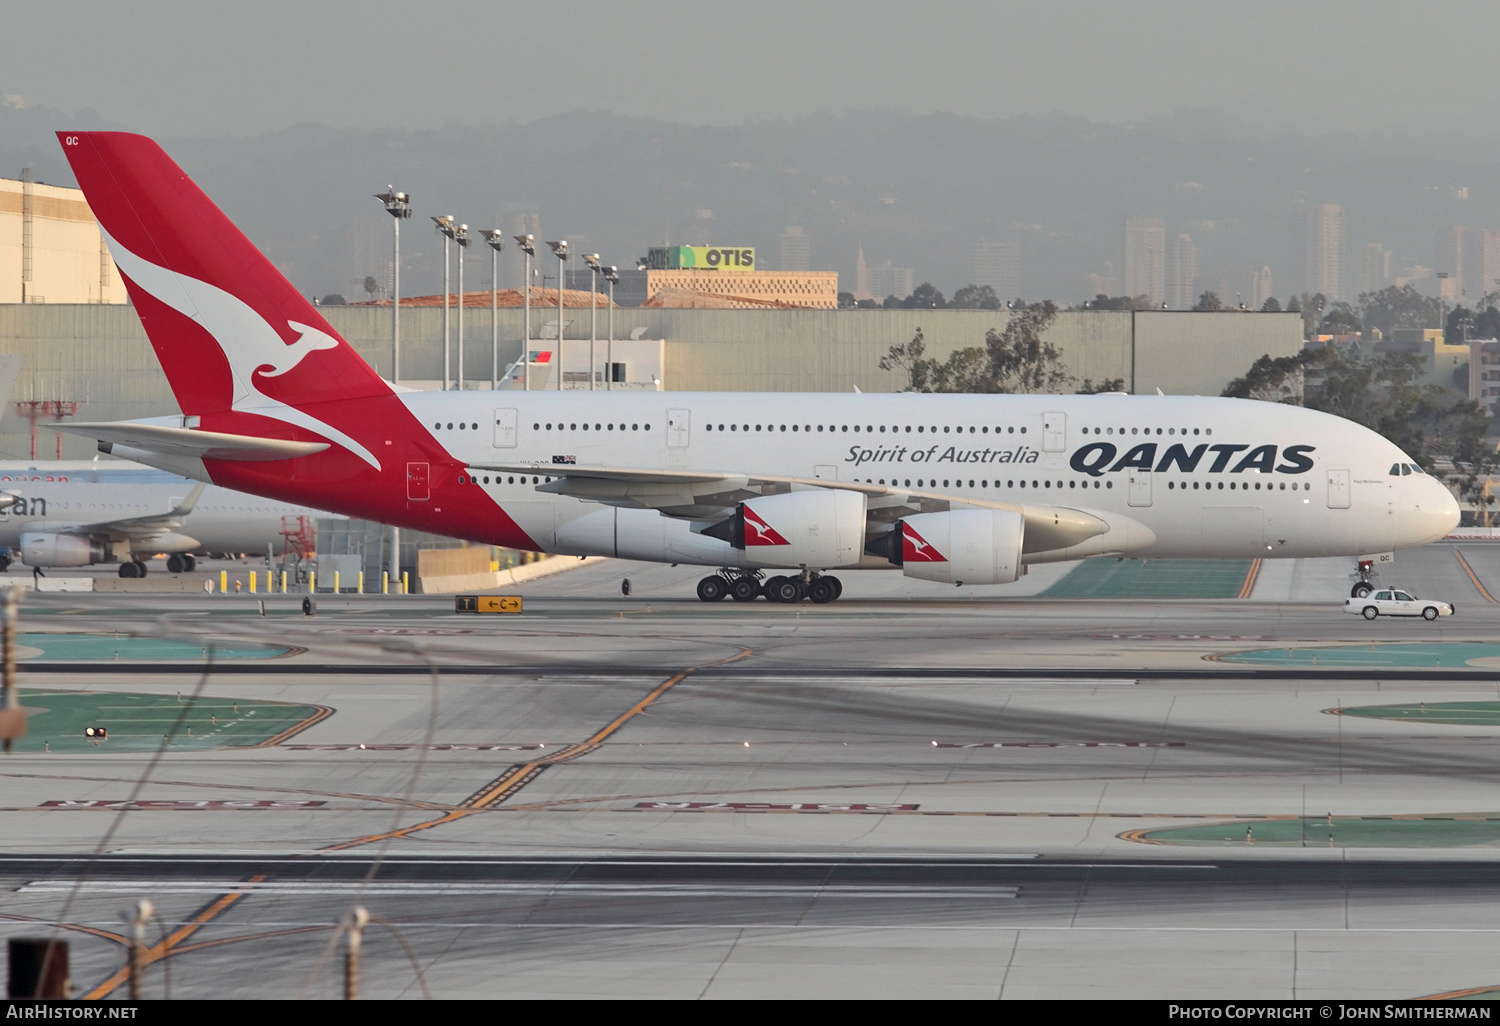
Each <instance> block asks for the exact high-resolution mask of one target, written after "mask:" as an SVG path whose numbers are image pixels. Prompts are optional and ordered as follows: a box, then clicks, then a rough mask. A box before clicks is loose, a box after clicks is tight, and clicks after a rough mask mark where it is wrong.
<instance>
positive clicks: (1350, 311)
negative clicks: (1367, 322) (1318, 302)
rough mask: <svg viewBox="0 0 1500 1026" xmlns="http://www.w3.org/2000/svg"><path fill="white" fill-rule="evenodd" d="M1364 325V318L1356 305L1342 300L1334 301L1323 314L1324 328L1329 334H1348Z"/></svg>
mask: <svg viewBox="0 0 1500 1026" xmlns="http://www.w3.org/2000/svg"><path fill="white" fill-rule="evenodd" d="M1363 326H1364V320H1363V318H1361V317H1360V315H1359V313H1358V312H1357V311H1356V310H1355V309H1354V307H1352V306H1350V305H1349V304H1348V303H1345V302H1342V301H1340V302H1337V303H1334V304H1333V305H1332V306H1330V307H1329V308H1328V312H1327V313H1325V314H1324V315H1323V328H1322V330H1323V331H1324V332H1325V333H1327V334H1329V335H1347V334H1350V333H1351V332H1356V331H1359V330H1360V328H1362V327H1363Z"/></svg>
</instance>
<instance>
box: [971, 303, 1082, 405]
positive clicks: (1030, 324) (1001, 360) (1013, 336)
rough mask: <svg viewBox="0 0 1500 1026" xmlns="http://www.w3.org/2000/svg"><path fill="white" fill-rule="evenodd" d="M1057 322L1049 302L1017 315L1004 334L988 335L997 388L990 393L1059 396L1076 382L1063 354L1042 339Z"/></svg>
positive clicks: (992, 331) (991, 369) (986, 344)
mask: <svg viewBox="0 0 1500 1026" xmlns="http://www.w3.org/2000/svg"><path fill="white" fill-rule="evenodd" d="M1055 320H1057V307H1056V306H1055V305H1053V303H1052V302H1051V301H1050V300H1049V301H1047V302H1045V303H1043V304H1041V306H1040V308H1038V307H1035V306H1033V307H1029V308H1027V309H1026V310H1018V311H1016V313H1015V314H1014V315H1013V316H1012V317H1011V319H1010V323H1008V324H1006V326H1005V329H1004V330H1003V331H996V330H995V329H994V328H991V329H990V330H989V331H987V332H985V334H984V348H985V352H986V354H987V355H988V357H989V361H988V362H989V373H990V376H991V378H992V380H993V381H994V382H995V384H996V386H997V387H996V388H994V389H992V390H987V391H996V392H1056V391H1059V390H1060V389H1062V388H1065V387H1066V386H1067V385H1068V384H1070V383H1071V382H1072V381H1073V376H1072V375H1071V374H1069V373H1068V372H1067V371H1065V370H1064V369H1063V366H1062V354H1061V353H1059V352H1058V351H1057V348H1056V347H1055V346H1053V345H1052V343H1050V342H1048V341H1047V340H1046V339H1045V338H1044V337H1043V336H1044V335H1045V333H1046V331H1047V329H1048V328H1049V327H1051V326H1052V322H1053V321H1055Z"/></svg>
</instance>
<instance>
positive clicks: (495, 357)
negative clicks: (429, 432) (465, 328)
mask: <svg viewBox="0 0 1500 1026" xmlns="http://www.w3.org/2000/svg"><path fill="white" fill-rule="evenodd" d="M479 234H480V235H483V236H484V241H485V242H488V243H489V244H490V391H491V392H493V391H495V390H496V389H498V388H499V387H500V322H499V320H497V317H498V315H499V310H500V278H499V275H500V251H501V250H502V249H504V248H505V233H504V232H503V231H501V230H500V229H499V228H481V229H479Z"/></svg>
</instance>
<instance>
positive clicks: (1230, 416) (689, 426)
mask: <svg viewBox="0 0 1500 1026" xmlns="http://www.w3.org/2000/svg"><path fill="white" fill-rule="evenodd" d="M402 400H403V402H404V403H405V404H406V406H407V407H408V409H410V410H411V411H412V412H413V414H414V415H415V416H416V417H417V418H418V419H419V420H420V421H421V422H422V423H423V427H424V428H426V429H428V430H431V432H432V433H433V435H434V436H435V437H436V438H437V440H438V441H439V442H441V443H442V445H443V447H444V448H445V449H447V451H448V452H449V453H451V454H452V455H453V456H454V457H456V458H457V459H459V460H461V461H464V462H465V463H467V464H468V465H469V466H471V467H474V468H476V469H475V470H474V471H473V477H474V483H475V484H476V485H477V486H478V487H480V488H483V489H484V490H485V491H486V492H488V493H489V495H491V496H492V497H493V498H494V499H495V501H496V502H497V503H498V505H499V506H500V507H501V508H502V509H503V510H504V511H505V512H506V513H507V514H508V515H509V516H510V517H511V518H512V519H513V520H514V521H515V522H516V524H517V525H519V526H520V527H521V528H522V529H523V530H524V531H525V532H526V533H527V534H528V535H529V536H530V538H531V539H533V540H534V541H535V542H536V544H537V545H538V546H539V547H540V548H542V549H544V550H547V551H552V552H560V553H567V554H580V555H582V554H600V555H620V556H637V557H639V558H658V559H663V558H666V559H673V560H674V561H681V562H689V563H691V562H698V563H704V564H707V565H713V564H715V563H721V562H722V561H723V554H722V552H721V551H718V550H715V549H713V547H712V546H705V545H701V544H699V542H698V541H697V540H696V536H695V532H694V531H693V529H692V528H691V526H690V525H689V524H688V522H686V521H684V520H674V519H672V518H667V517H663V516H662V515H661V514H660V513H658V512H656V511H654V510H650V509H627V508H616V507H611V506H604V505H601V504H599V503H598V502H592V501H587V500H584V499H579V498H573V497H568V496H561V495H552V494H547V493H545V492H539V491H538V490H537V484H538V483H546V480H547V477H546V474H547V468H548V467H549V466H559V467H561V466H578V467H586V466H597V467H602V468H622V469H632V470H653V469H660V470H675V471H716V472H726V473H734V474H767V475H780V476H787V477H796V478H806V479H817V478H821V479H827V480H838V481H844V482H861V483H869V484H872V485H884V486H888V487H892V488H896V489H900V490H902V491H909V492H911V493H919V494H922V495H931V496H939V497H944V498H947V499H950V500H951V501H952V502H953V504H954V506H955V508H957V507H961V506H963V505H964V504H965V503H972V504H975V505H978V506H986V505H990V504H996V503H1002V504H1022V505H1027V506H1045V507H1063V508H1068V509H1077V510H1082V511H1086V512H1090V513H1094V514H1097V515H1098V516H1100V517H1101V518H1102V519H1104V520H1106V521H1107V522H1108V523H1110V524H1111V530H1110V534H1109V535H1106V536H1105V538H1104V539H1103V540H1102V542H1103V544H1102V547H1101V545H1100V544H1096V545H1094V546H1093V547H1092V548H1090V549H1088V550H1087V551H1066V552H1052V553H1029V554H1028V556H1027V559H1026V561H1027V562H1038V561H1045V560H1048V559H1067V558H1076V556H1078V555H1089V554H1100V553H1104V552H1110V553H1121V554H1130V555H1135V556H1179V557H1227V556H1260V557H1272V558H1274V557H1293V556H1331V555H1359V554H1364V553H1375V552H1384V551H1389V550H1392V549H1397V548H1402V547H1409V546H1415V545H1422V544H1425V543H1427V542H1430V541H1433V540H1435V539H1438V538H1441V537H1443V536H1444V535H1445V534H1446V533H1447V532H1448V531H1449V530H1451V529H1452V527H1453V526H1455V525H1456V524H1457V520H1458V506H1457V502H1456V501H1455V500H1454V498H1453V496H1452V494H1451V493H1449V491H1448V490H1447V489H1446V488H1445V487H1444V486H1443V485H1442V484H1441V483H1440V482H1438V481H1437V480H1435V479H1434V478H1432V477H1430V476H1427V475H1425V474H1422V473H1421V472H1420V471H1416V472H1413V470H1412V465H1413V461H1412V460H1411V459H1410V458H1409V457H1408V456H1407V455H1406V454H1405V453H1403V452H1401V451H1400V450H1399V449H1398V448H1397V447H1396V446H1395V445H1393V444H1391V443H1390V442H1389V441H1387V440H1385V439H1384V438H1382V437H1381V436H1379V435H1377V434H1375V433H1374V432H1372V431H1369V430H1367V429H1366V428H1363V427H1361V426H1359V425H1357V424H1354V423H1352V422H1350V421H1347V420H1343V419H1341V418H1338V417H1334V416H1331V415H1328V414H1323V413H1318V412H1315V411H1312V410H1306V409H1302V408H1300V407H1294V406H1285V405H1277V404H1271V403H1262V402H1253V401H1247V400H1236V399H1221V398H1205V397H1185V396H1127V395H1118V394H1111V395H1089V396H1078V395H928V394H920V395H919V394H909V393H901V394H894V395H889V394H880V395H875V394H848V395H845V394H816V393H779V394H755V393H646V394H641V393H619V392H614V393H610V392H602V391H595V392H583V391H564V392H507V393H503V394H495V393H469V392H463V393H455V392H437V393H430V392H426V393H404V394H403V395H402ZM460 425H463V426H460ZM474 425H477V429H476V428H475V426H474ZM517 464H532V465H533V466H534V473H533V474H531V475H525V474H513V473H495V472H486V471H485V470H484V469H483V468H485V467H487V466H500V465H505V466H509V465H517ZM1403 468H1405V470H1404V471H1403ZM664 534H665V538H666V541H665V545H666V548H665V550H664V551H661V552H658V554H657V555H655V556H650V555H647V553H648V552H649V551H653V547H658V548H659V547H660V543H659V540H660V539H662V538H663V535H664ZM643 535H644V536H646V537H647V538H648V544H646V547H645V548H642V547H641V546H640V545H639V544H637V542H636V541H635V539H638V538H639V537H641V536H643ZM1111 536H1112V537H1111ZM674 539H676V541H675V542H674Z"/></svg>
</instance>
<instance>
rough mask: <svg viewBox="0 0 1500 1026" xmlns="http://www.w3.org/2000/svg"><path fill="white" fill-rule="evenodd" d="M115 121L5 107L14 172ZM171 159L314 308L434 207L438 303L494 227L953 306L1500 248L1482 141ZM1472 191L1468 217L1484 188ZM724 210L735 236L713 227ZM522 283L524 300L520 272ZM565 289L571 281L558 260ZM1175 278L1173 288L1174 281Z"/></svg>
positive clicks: (875, 138)
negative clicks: (440, 223)
mask: <svg viewBox="0 0 1500 1026" xmlns="http://www.w3.org/2000/svg"><path fill="white" fill-rule="evenodd" d="M64 127H128V126H115V125H109V124H107V123H106V122H105V121H104V119H103V118H102V117H101V116H100V115H99V114H97V113H95V112H79V113H76V114H71V115H69V114H65V113H62V112H58V111H55V110H49V109H47V108H30V107H28V108H24V109H15V108H8V107H7V108H0V174H3V175H4V176H6V177H14V176H16V175H17V174H18V173H19V171H20V168H21V166H22V165H23V164H26V163H30V164H31V165H32V166H33V167H34V168H35V169H36V171H37V175H38V178H40V179H42V180H45V181H52V182H57V183H59V184H66V183H67V182H68V181H69V178H68V173H67V170H66V165H65V163H64V161H63V159H62V155H61V153H60V152H59V150H58V147H57V144H56V142H55V140H53V138H52V136H51V133H52V131H53V130H54V129H57V128H64ZM162 143H163V145H165V146H166V148H167V149H168V151H169V152H171V153H172V154H173V156H174V157H176V158H177V159H178V161H179V162H180V163H182V164H183V166H184V167H185V168H187V169H188V171H189V172H190V173H192V174H193V175H194V176H195V178H196V179H197V180H198V181H199V183H200V184H202V185H203V187H204V188H205V189H206V190H207V191H208V192H209V194H210V195H211V196H213V197H214V198H215V199H216V200H217V201H218V202H219V203H220V204H221V205H222V206H223V207H224V208H225V210H226V211H227V212H228V213H229V214H230V216H231V217H232V218H234V219H235V220H236V222H237V223H239V224H240V225H241V227H243V228H244V229H245V230H246V232H247V233H248V234H249V235H250V236H251V238H253V239H254V240H255V241H256V242H257V243H258V244H260V245H261V246H263V247H264V248H265V249H266V251H267V252H268V253H269V254H270V255H271V257H272V259H273V260H275V261H276V262H277V264H278V265H279V266H281V267H282V268H283V270H285V271H286V272H287V273H288V274H289V276H290V277H291V278H292V280H293V281H294V282H295V283H296V284H297V285H298V287H299V288H301V289H302V290H303V291H305V292H307V293H308V294H318V295H322V294H324V293H329V292H337V293H342V294H345V295H348V296H349V297H350V299H356V298H363V296H362V295H361V294H360V288H359V285H358V282H360V281H361V280H362V279H363V278H364V277H365V276H366V275H372V274H373V275H377V276H379V275H382V274H383V273H384V269H385V263H384V262H385V261H387V260H388V259H389V244H390V224H389V218H387V217H386V215H385V214H383V213H382V212H381V210H380V208H379V207H378V205H377V204H376V202H375V200H373V199H372V198H370V197H371V193H374V192H377V191H380V190H382V189H384V187H385V186H386V184H387V183H394V184H396V185H397V186H398V187H399V188H402V189H405V190H406V191H408V192H410V193H411V194H412V196H413V198H414V203H415V206H416V209H417V218H416V219H414V220H413V221H410V222H408V223H407V225H406V226H405V228H406V230H405V232H404V245H403V257H404V259H403V264H404V265H405V267H404V271H403V290H404V291H406V292H407V293H408V294H413V293H414V292H416V291H436V290H437V289H438V288H439V282H440V281H441V263H440V257H439V255H438V254H439V252H440V249H441V247H440V246H439V245H438V238H437V236H436V234H435V233H434V232H433V231H432V229H431V226H430V222H428V221H427V218H428V217H429V216H431V215H434V214H447V213H452V214H454V215H455V216H457V217H458V218H459V219H460V220H463V221H467V222H468V223H469V224H470V225H471V226H474V227H489V226H492V225H493V224H495V223H496V219H497V218H503V226H504V227H505V228H506V229H507V230H511V229H513V224H512V221H513V219H514V217H515V216H516V215H518V214H521V213H535V214H538V215H540V219H541V229H542V235H543V237H544V238H556V237H557V235H558V233H561V234H564V235H582V236H583V237H584V238H583V240H582V243H581V244H582V246H583V248H584V249H585V250H597V251H598V252H600V253H601V254H602V255H603V256H604V258H605V261H606V262H610V263H615V264H618V265H621V266H633V265H634V260H635V258H636V257H637V256H639V255H641V254H643V253H644V252H645V250H646V248H647V247H648V246H650V245H655V244H660V243H661V242H663V241H666V240H670V241H672V242H682V241H685V240H686V237H687V235H688V232H689V230H690V229H692V227H693V226H694V224H695V222H698V223H700V225H704V224H706V225H708V226H709V229H710V232H711V239H710V241H713V242H716V243H723V244H731V245H750V246H755V247H757V248H758V250H759V259H760V261H761V263H762V264H763V265H766V266H768V267H771V268H774V267H776V265H777V260H778V250H777V238H778V236H779V235H780V233H781V231H782V230H783V228H784V227H785V226H787V225H793V224H797V225H801V226H802V227H803V228H804V230H805V231H806V232H807V233H808V235H810V236H811V240H812V263H813V268H814V269H815V270H836V271H838V272H839V273H840V275H841V279H840V281H841V287H843V288H845V289H849V288H852V286H853V284H854V262H855V247H856V245H857V244H859V243H860V242H861V241H862V242H863V245H864V251H865V256H866V260H867V261H868V263H869V264H870V265H871V266H872V267H873V266H875V265H877V264H879V263H881V262H882V261H885V260H890V261H892V262H893V263H894V264H895V265H897V266H909V267H913V268H915V270H916V281H917V282H921V281H923V280H930V281H932V282H933V283H934V284H935V285H937V286H938V288H939V289H941V290H942V291H944V292H945V293H948V294H950V295H951V294H952V292H953V291H954V290H955V289H957V288H959V287H961V286H962V285H965V284H968V283H969V281H970V279H971V278H972V277H973V275H972V272H971V267H972V247H973V243H974V242H975V241H976V240H977V239H979V238H990V239H1015V240H1017V241H1019V242H1020V243H1021V247H1022V265H1023V267H1022V276H1021V284H1022V293H1023V294H1024V295H1025V296H1026V297H1027V298H1032V299H1036V298H1042V297H1050V298H1054V299H1058V300H1060V301H1077V300H1081V299H1083V298H1086V297H1087V275H1088V274H1090V273H1092V272H1097V271H1100V270H1101V269H1102V267H1103V265H1104V262H1105V261H1107V260H1116V261H1117V264H1116V274H1117V276H1118V275H1119V273H1120V270H1119V267H1118V247H1119V242H1120V233H1121V227H1122V224H1123V220H1124V218H1125V217H1126V216H1129V215H1133V214H1159V215H1162V216H1164V217H1165V218H1166V219H1167V230H1168V239H1169V242H1170V239H1171V237H1172V236H1173V235H1175V234H1176V233H1177V232H1179V231H1186V232H1188V233H1189V234H1191V235H1192V236H1193V239H1194V241H1195V243H1196V244H1197V247H1198V249H1199V250H1200V265H1201V266H1200V274H1199V277H1198V282H1199V288H1200V289H1215V290H1218V291H1220V292H1221V293H1224V292H1226V291H1227V294H1225V295H1224V298H1225V299H1226V300H1229V301H1232V299H1233V296H1234V293H1235V292H1236V291H1240V290H1244V291H1248V289H1249V285H1250V278H1249V276H1250V274H1251V273H1252V272H1253V271H1254V270H1255V269H1258V268H1259V267H1260V266H1261V265H1262V264H1269V265H1270V266H1271V268H1272V272H1273V276H1274V278H1275V281H1276V292H1277V294H1278V295H1280V296H1281V297H1282V298H1283V299H1284V298H1285V296H1286V295H1287V294H1288V293H1289V292H1290V291H1291V282H1290V281H1289V280H1288V277H1287V275H1288V267H1287V253H1288V242H1287V229H1286V223H1287V213H1288V211H1289V210H1290V209H1291V208H1292V206H1294V205H1295V204H1298V203H1303V202H1318V203H1341V204H1343V205H1344V207H1345V218H1346V225H1347V236H1348V248H1349V257H1350V266H1351V267H1354V268H1357V267H1358V253H1359V251H1360V249H1361V247H1362V246H1363V245H1364V243H1365V242H1380V243H1383V244H1384V245H1386V246H1387V247H1389V248H1391V249H1393V250H1394V251H1395V253H1396V259H1397V262H1398V264H1400V263H1412V262H1418V263H1422V264H1427V265H1429V266H1430V265H1431V264H1432V263H1433V259H1434V255H1433V233H1434V231H1435V230H1436V229H1438V228H1441V227H1445V226H1449V225H1455V224H1456V225H1467V226H1474V227H1484V228H1491V229H1496V228H1500V150H1497V148H1496V147H1495V145H1494V141H1493V140H1491V139H1485V138H1474V137H1417V136H1397V135H1391V136H1342V135H1310V134H1305V133H1293V132H1284V133H1273V132H1266V131H1262V130H1259V129H1252V128H1249V127H1247V126H1246V125H1244V124H1243V123H1240V122H1237V121H1235V120H1233V119H1231V118H1228V117H1224V116H1220V115H1218V114H1216V113H1214V112H1212V111H1201V110H1195V111H1181V112H1178V113H1177V114H1175V115H1174V116H1172V117H1168V118H1163V119H1158V120H1154V121H1146V122H1139V123H1136V124H1131V125H1119V124H1103V123H1097V122H1090V121H1085V120H1082V119H1079V118H1072V117H1067V116H1063V115H1050V116H1040V117H1020V118H1010V119H1003V120H985V119H976V118H967V117H958V116H955V115H945V114H932V115H913V114H901V113H894V112H890V111H861V112H853V113H848V114H843V115H831V114H823V115H813V116H809V117H804V118H797V119H791V120H777V121H760V122H747V123H745V124H742V125H739V126H736V127H732V128H711V127H699V126H691V125H680V124H670V123H667V122H662V121H655V120H651V119H645V118H631V117H624V116H619V115H614V114H607V113H599V112H587V111H576V112H573V113H570V114H564V115H559V116H556V117H548V118H543V119H541V120H538V121H534V122H530V123H527V124H515V123H508V124H500V125H492V126H484V127H474V126H467V125H457V124H451V125H443V126H441V127H435V128H432V129H429V130H425V131H419V132H410V131H391V132H357V131H342V130H335V129H331V128H327V127H324V126H321V125H313V124H301V125H295V126H293V127H290V128H287V129H285V130H282V131H278V132H274V133H269V134H264V135H256V136H250V137H246V138H234V137H220V138H168V139H163V140H162ZM1464 189H1467V193H1466V198H1461V197H1463V196H1465V193H1464V192H1463V191H1462V190H1464ZM700 210H711V211H712V220H711V221H699V219H698V211H700ZM511 257H512V255H511V254H507V257H506V259H507V265H506V266H505V269H504V270H502V280H501V284H502V285H515V284H518V277H519V271H518V270H517V267H518V265H516V264H514V263H513V262H511ZM542 264H543V265H544V270H546V271H550V272H551V273H554V274H555V271H556V264H555V261H551V260H550V259H548V260H543V261H542ZM1169 274H1170V268H1169ZM488 275H489V259H488V252H487V251H484V250H482V248H481V247H479V246H477V245H476V247H475V248H473V249H471V250H470V260H469V276H468V279H467V282H466V284H467V285H468V286H469V287H470V288H473V287H476V286H478V287H482V286H483V285H484V284H486V283H487V282H488Z"/></svg>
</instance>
